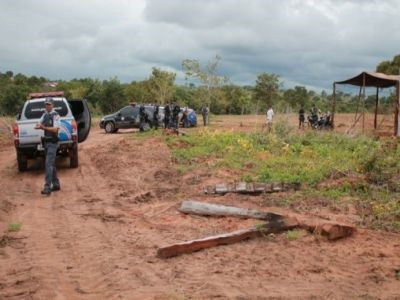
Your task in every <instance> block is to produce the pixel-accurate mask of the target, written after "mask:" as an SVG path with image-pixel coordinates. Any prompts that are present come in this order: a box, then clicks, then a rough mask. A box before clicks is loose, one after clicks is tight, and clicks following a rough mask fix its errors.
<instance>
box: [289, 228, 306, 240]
mask: <svg viewBox="0 0 400 300" xmlns="http://www.w3.org/2000/svg"><path fill="white" fill-rule="evenodd" d="M285 236H286V238H287V240H288V241H295V240H298V239H299V238H301V237H302V236H303V231H301V230H299V229H293V230H288V231H287V232H286V233H285Z"/></svg>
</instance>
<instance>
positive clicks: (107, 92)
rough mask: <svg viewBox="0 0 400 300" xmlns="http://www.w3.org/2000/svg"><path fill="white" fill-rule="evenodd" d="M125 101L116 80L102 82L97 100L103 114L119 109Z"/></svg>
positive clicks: (122, 91)
mask: <svg viewBox="0 0 400 300" xmlns="http://www.w3.org/2000/svg"><path fill="white" fill-rule="evenodd" d="M126 103H127V101H126V100H125V97H124V89H123V86H122V85H121V83H120V82H119V80H118V79H117V78H112V79H110V80H104V81H103V93H102V95H101V98H100V99H99V105H100V109H101V111H102V112H103V113H110V112H114V111H116V110H118V109H120V108H121V107H122V106H123V105H125V104H126Z"/></svg>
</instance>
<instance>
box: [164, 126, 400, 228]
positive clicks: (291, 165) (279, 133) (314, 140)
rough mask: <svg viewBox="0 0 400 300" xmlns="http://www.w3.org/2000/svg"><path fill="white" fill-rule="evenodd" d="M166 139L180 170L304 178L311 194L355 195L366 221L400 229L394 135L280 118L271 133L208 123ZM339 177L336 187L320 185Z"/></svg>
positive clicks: (399, 160)
mask: <svg viewBox="0 0 400 300" xmlns="http://www.w3.org/2000/svg"><path fill="white" fill-rule="evenodd" d="M165 141H166V143H167V145H168V146H169V147H170V149H171V151H172V154H173V157H174V161H175V162H176V163H177V165H178V166H179V167H178V168H179V170H180V173H184V172H185V170H191V169H193V168H207V169H209V170H213V169H219V168H227V169H233V170H236V171H237V172H236V173H238V174H240V175H239V178H237V180H243V181H246V182H250V181H260V182H300V183H302V184H303V186H304V187H305V188H304V191H305V193H306V194H307V195H311V196H315V197H321V198H329V199H332V200H334V201H336V202H340V201H341V199H343V198H345V197H347V198H349V197H350V198H352V199H355V203H356V204H357V208H358V209H359V211H361V213H360V214H361V216H362V218H363V220H364V223H365V224H368V225H373V227H382V226H383V225H384V224H386V225H384V227H385V228H388V229H390V230H396V231H397V230H400V184H399V182H400V172H399V170H400V147H399V146H398V142H397V141H396V140H391V139H389V140H388V139H386V140H376V139H374V138H372V137H367V136H358V137H354V136H348V135H344V134H338V133H334V132H317V131H313V130H310V131H306V132H303V133H299V132H298V131H294V130H293V129H292V128H290V127H289V126H288V125H287V124H286V123H277V124H275V128H274V130H273V132H272V133H271V134H268V133H266V132H263V131H260V130H255V131H253V132H250V133H243V132H235V131H220V130H217V129H212V128H209V127H206V128H200V129H197V130H194V131H191V134H190V135H186V136H182V137H177V136H168V137H166V138H165ZM352 178H353V179H354V178H356V179H359V180H357V182H353V181H352V180H350V179H352ZM339 179H340V180H341V181H340V182H339V184H337V185H336V186H335V185H333V186H329V185H328V186H326V187H323V188H321V187H320V186H319V184H321V183H322V182H326V181H333V182H335V180H336V181H337V180H339ZM298 195H300V194H298ZM301 195H304V193H303V194H301ZM289 202H290V201H289ZM289 204H290V203H289Z"/></svg>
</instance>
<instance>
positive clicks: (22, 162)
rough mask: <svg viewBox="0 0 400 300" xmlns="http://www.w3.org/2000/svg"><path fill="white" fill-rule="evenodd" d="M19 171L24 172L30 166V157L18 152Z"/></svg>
mask: <svg viewBox="0 0 400 300" xmlns="http://www.w3.org/2000/svg"><path fill="white" fill-rule="evenodd" d="M17 164H18V171H20V172H23V171H26V169H27V168H28V157H27V156H26V155H23V154H20V153H17Z"/></svg>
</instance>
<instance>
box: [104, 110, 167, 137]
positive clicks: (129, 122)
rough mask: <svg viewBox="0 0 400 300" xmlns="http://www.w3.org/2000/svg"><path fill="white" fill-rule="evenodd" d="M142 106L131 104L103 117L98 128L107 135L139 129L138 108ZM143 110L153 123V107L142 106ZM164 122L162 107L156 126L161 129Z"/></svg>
mask: <svg viewBox="0 0 400 300" xmlns="http://www.w3.org/2000/svg"><path fill="white" fill-rule="evenodd" d="M140 106H142V104H131V105H128V106H125V107H124V108H122V109H120V110H119V111H117V112H115V113H113V114H111V115H107V116H104V117H103V118H102V119H101V120H100V128H102V129H104V130H105V131H106V132H107V133H114V132H117V131H118V129H125V128H139V127H140V116H139V108H140ZM144 107H145V110H146V112H147V115H148V117H149V120H150V122H152V123H153V114H154V109H155V105H152V104H144ZM163 120H164V107H163V106H160V107H159V111H158V124H159V127H162V125H163Z"/></svg>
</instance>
